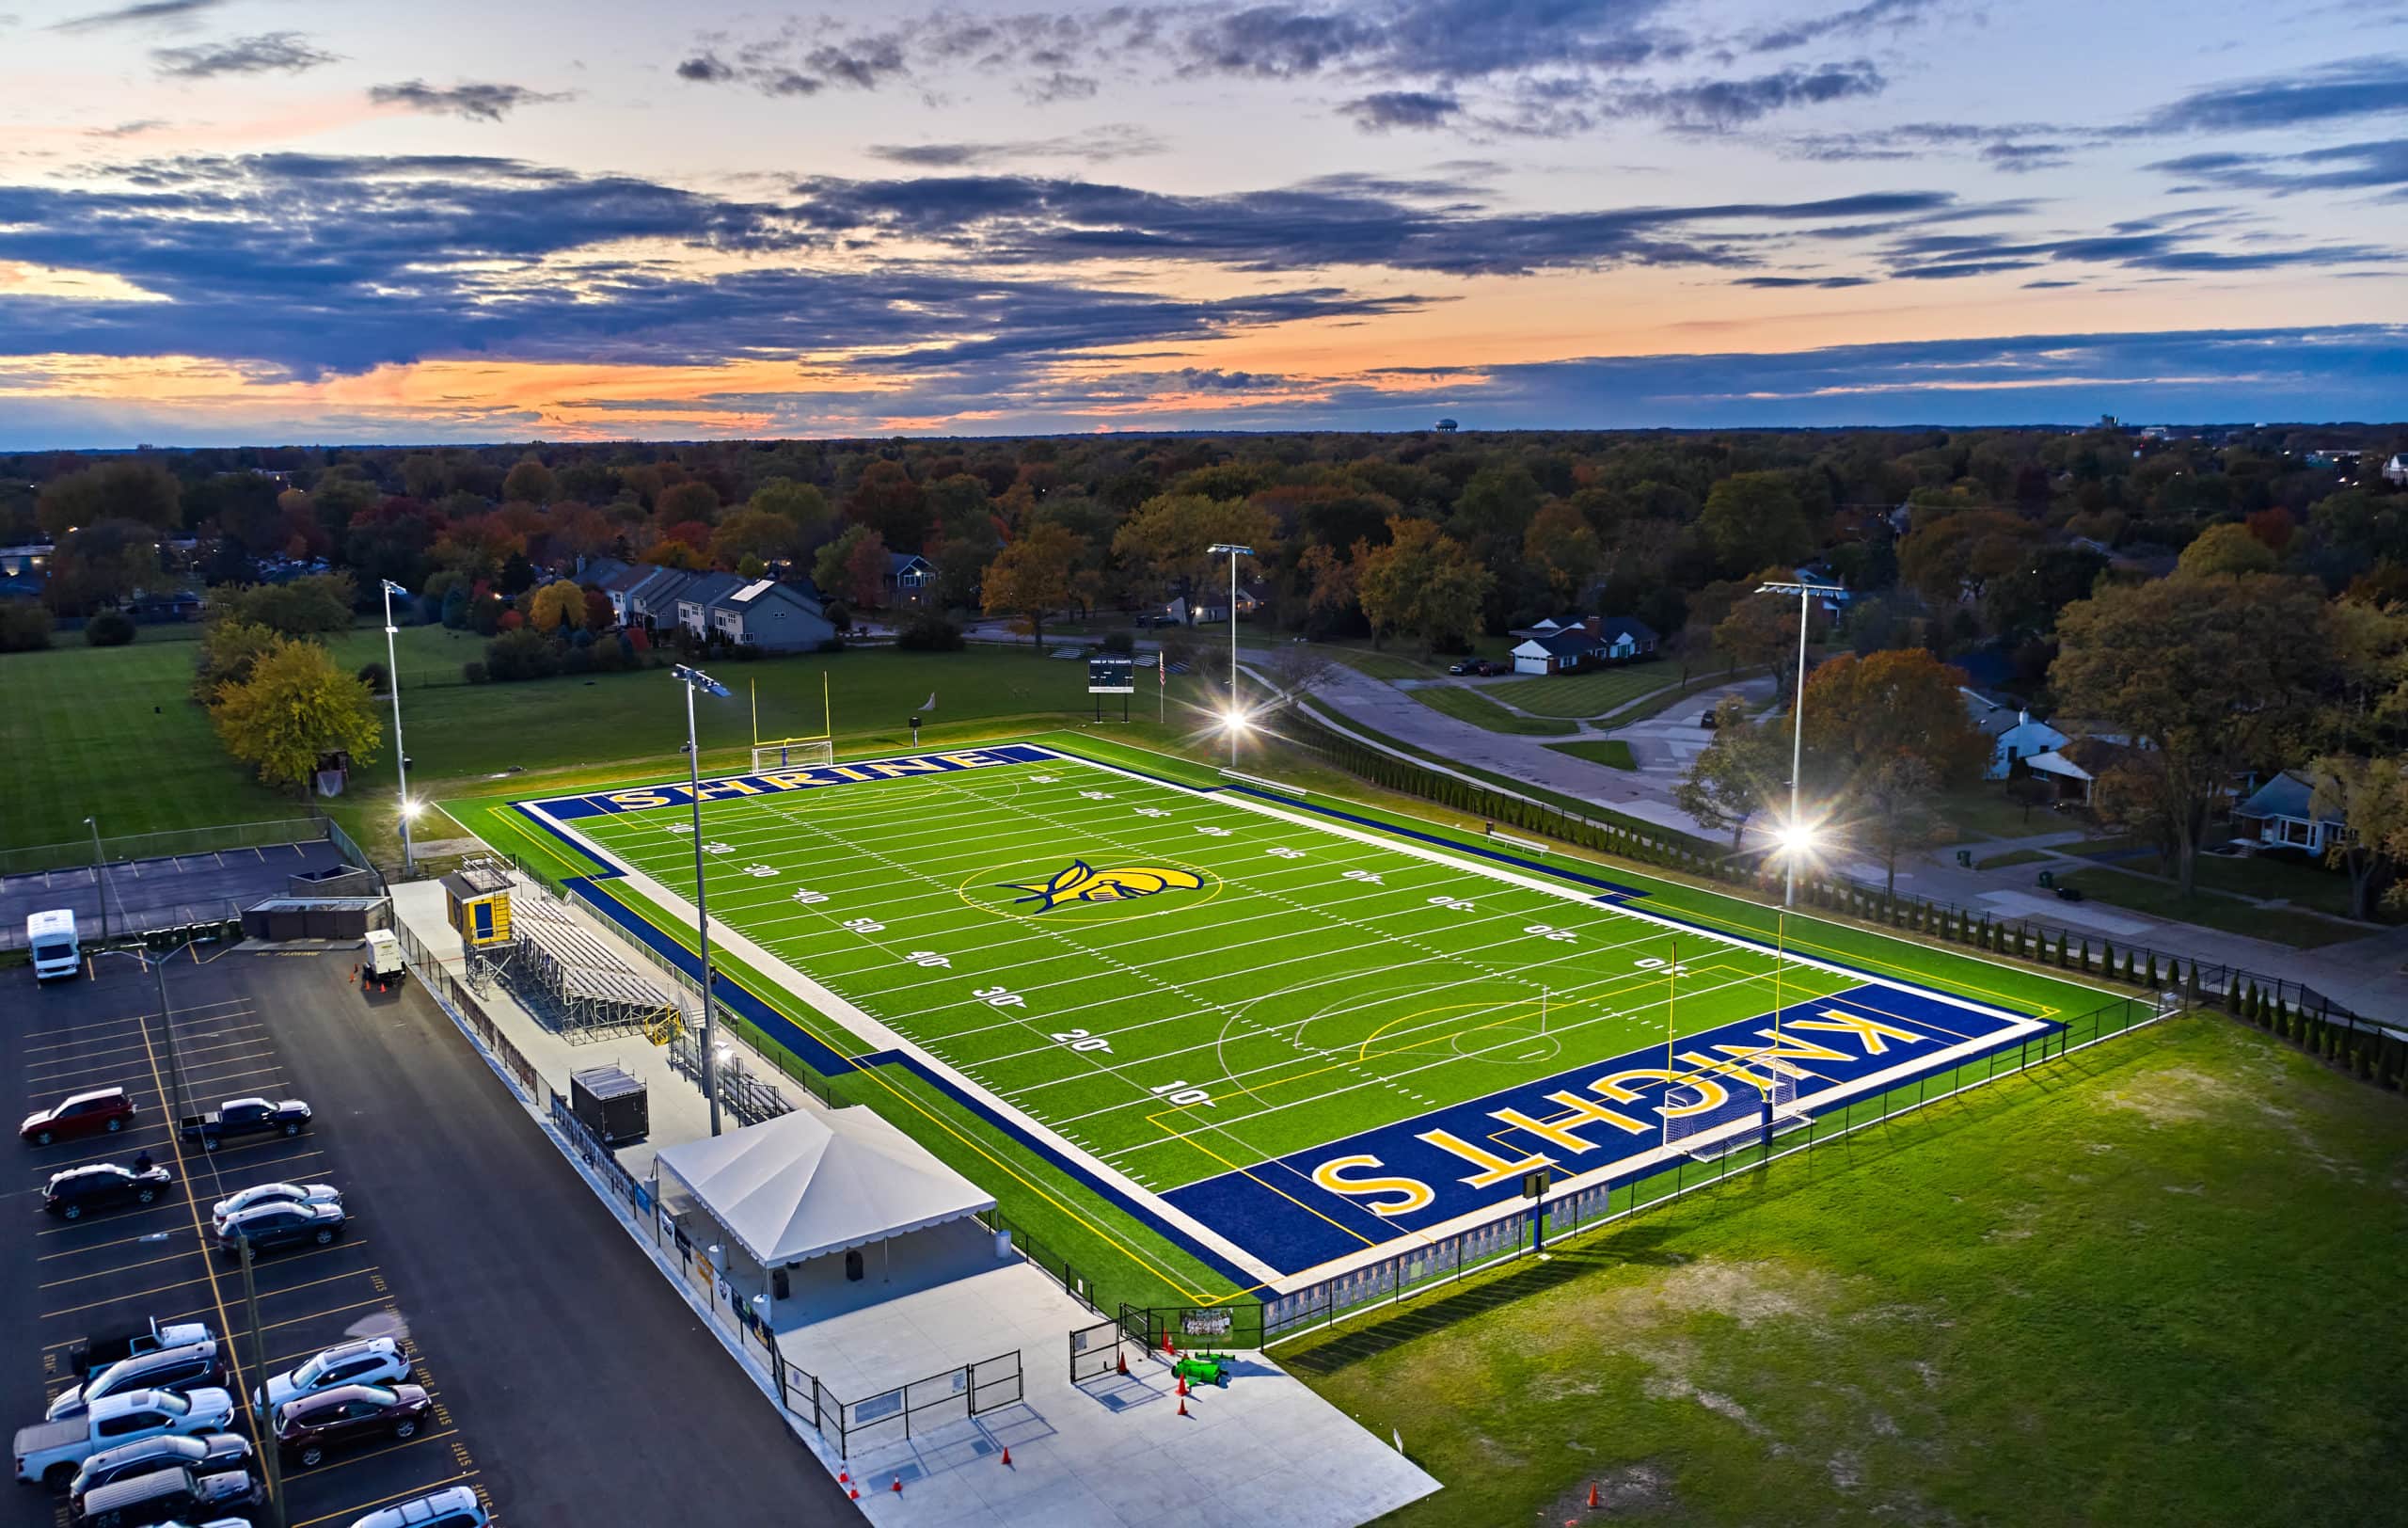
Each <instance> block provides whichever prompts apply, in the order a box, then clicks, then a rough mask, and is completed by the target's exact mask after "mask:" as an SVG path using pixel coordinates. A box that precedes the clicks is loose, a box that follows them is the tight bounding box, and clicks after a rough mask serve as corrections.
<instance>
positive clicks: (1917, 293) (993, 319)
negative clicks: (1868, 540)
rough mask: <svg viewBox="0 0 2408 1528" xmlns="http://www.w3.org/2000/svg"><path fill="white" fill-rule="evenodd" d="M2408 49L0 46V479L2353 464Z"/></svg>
mask: <svg viewBox="0 0 2408 1528" xmlns="http://www.w3.org/2000/svg"><path fill="white" fill-rule="evenodd" d="M2403 281H2408V0H2354V3H2349V4H2341V3H2326V0H2299V3H2293V4H2283V3H2279V0H2276V3H2272V4H2270V3H2266V0H2257V3H2254V4H2246V5H2244V4H2234V3H2227V0H2184V3H2182V4H2172V3H2168V0H2117V3H2115V4H2113V5H2107V6H2100V5H2097V4H2094V3H2071V0H2024V3H2021V4H2015V5H2005V4H1983V3H1977V0H1861V3H1855V4H1849V3H1846V0H1719V3H1712V4H1705V3H1683V0H1379V3H1368V4H1366V3H1355V4H1336V3H1312V0H1241V3H1238V4H1219V3H1210V0H1198V3H1191V0H1170V3H1165V4H1146V3H1132V4H1108V5H1092V6H1068V5H1066V6H1063V7H1061V8H1052V9H1037V8H1027V5H1026V3H1025V0H1020V3H1012V4H983V3H967V4H943V5H938V6H933V7H927V6H922V5H919V4H917V3H916V0H898V3H895V4H886V5H854V6H838V7H833V8H826V9H801V10H786V9H781V8H774V7H759V6H746V7H735V6H725V5H720V4H716V3H714V0H689V3H688V4H685V5H681V6H675V7H663V6H657V5H644V4H639V3H637V0H581V3H573V4H572V3H552V0H536V3H530V0H511V3H509V4H502V5H496V4H492V3H490V0H486V3H481V4H467V3H465V0H414V3H412V4H410V5H407V6H391V5H376V6H372V5H367V4H362V3H358V0H316V3H304V0H133V3H124V4H112V3H110V0H65V3H56V0H0V450H23V449H41V448H54V447H56V448H67V447H76V448H106V447H123V446H131V445H134V444H135V443H137V442H152V443H158V444H195V445H198V444H243V443H324V442H344V441H360V442H367V441H391V442H409V443H418V442H434V441H449V440H460V441H484V440H526V439H546V440H574V439H604V438H709V437H737V436H831V435H837V436H851V435H875V436H885V435H898V434H943V435H1009V434H1023V433H1038V432H1042V433H1070V432H1085V431H1095V430H1144V429H1204V430H1209V429H1257V430H1273V429H1307V428H1337V429H1381V430H1386V429H1415V428H1424V427H1427V426H1428V425H1429V424H1430V423H1431V422H1434V420H1436V419H1438V418H1441V417H1448V418H1453V419H1456V420H1459V421H1461V422H1462V424H1463V426H1464V427H1465V429H1515V428H1585V427H1595V428H1627V427H1644V426H1671V427H1711V426H1780V425H1847V424H1900V423H1936V424H1979V423H2040V422H2081V421H2085V420H2089V419H2095V418H2096V417H2098V416H2099V414H2102V413H2114V414H2116V415H2119V416H2121V417H2123V418H2125V419H2127V420H2129V421H2133V422H2254V421H2337V420H2392V419H2399V418H2401V417H2403V416H2408V406H2403V402H2402V400H2403V396H2408V395H2403V393H2402V391H2401V390H2400V387H2399V386H2398V384H2399V383H2400V380H2401V373H2402V371H2403V366H2402V363H2401V362H2400V359H2399V357H2400V355H2401V354H2402V353H2403V347H2402V341H2403V339H2408V332H2403V329H2404V327H2408V302H2403V296H2408V288H2404V287H2403Z"/></svg>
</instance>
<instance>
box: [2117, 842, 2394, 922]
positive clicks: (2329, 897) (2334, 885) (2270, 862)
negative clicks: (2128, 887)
mask: <svg viewBox="0 0 2408 1528" xmlns="http://www.w3.org/2000/svg"><path fill="white" fill-rule="evenodd" d="M2115 863H2116V864H2117V865H2118V866H2120V867H2123V868H2125V869H2128V870H2139V871H2143V872H2145V873H2147V874H2149V875H2172V874H2173V873H2174V870H2173V867H2172V866H2170V865H2169V864H2168V863H2167V862H2166V861H2165V860H2163V859H2162V858H2161V857H2159V856H2158V855H2156V854H2147V855H2142V856H2139V857H2136V858H2133V859H2125V860H2117V861H2116V862H2115ZM2194 865H2195V867H2196V875H2195V877H2194V879H2195V880H2196V881H2197V883H2198V884H2199V885H2200V886H2201V887H2203V888H2205V889H2207V890H2210V891H2228V892H2234V893H2237V894H2239V895H2241V896H2243V897H2256V898H2258V899H2263V900H2266V901H2274V900H2278V899H2279V900H2284V901H2289V902H2292V903H2294V904H2296V905H2298V906H2301V907H2305V908H2308V909H2311V910H2313V911H2315V912H2319V913H2330V914H2332V915H2334V916H2335V917H2342V918H2345V917H2348V916H2349V915H2350V878H2349V877H2348V876H2347V875H2344V874H2343V873H2342V872H2340V871H2338V870H2328V869H2325V868H2324V867H2322V866H2319V865H2308V864H2304V863H2302V862H2301V861H2299V860H2295V859H2283V858H2278V857H2276V856H2274V855H2271V854H2253V855H2251V856H2250V857H2249V858H2247V859H2226V858H2223V857H2222V856H2220V855H2213V854H2201V855H2200V856H2198V858H2197V859H2196V860H2195V861H2194Z"/></svg>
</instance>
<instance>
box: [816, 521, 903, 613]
mask: <svg viewBox="0 0 2408 1528" xmlns="http://www.w3.org/2000/svg"><path fill="white" fill-rule="evenodd" d="M888 566H889V557H888V552H887V549H886V538H885V537H884V536H882V535H879V533H877V532H876V531H873V530H871V529H870V528H869V527H868V526H865V525H856V526H854V527H852V528H851V529H850V530H848V531H847V532H846V533H844V534H843V535H840V536H838V537H837V538H836V539H835V540H833V541H832V542H830V543H828V545H826V546H824V547H822V548H820V549H819V556H818V558H817V560H816V561H815V562H814V563H813V564H812V568H811V578H812V581H813V582H815V583H816V584H818V585H819V592H820V594H821V595H822V596H824V597H827V598H830V599H841V600H843V601H844V602H845V603H846V604H847V605H848V606H850V607H851V608H852V609H854V610H876V609H877V608H878V607H879V606H880V605H883V604H885V603H886V573H887V568H888Z"/></svg>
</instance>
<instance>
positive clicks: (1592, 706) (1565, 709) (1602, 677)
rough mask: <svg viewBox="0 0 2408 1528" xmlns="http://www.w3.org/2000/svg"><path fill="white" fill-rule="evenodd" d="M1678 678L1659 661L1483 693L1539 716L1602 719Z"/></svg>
mask: <svg viewBox="0 0 2408 1528" xmlns="http://www.w3.org/2000/svg"><path fill="white" fill-rule="evenodd" d="M1680 676H1681V671H1680V670H1679V669H1677V668H1675V667H1673V666H1672V665H1671V664H1669V663H1665V662H1661V661H1657V662H1653V663H1631V664H1627V665H1625V666H1624V667H1621V668H1607V669H1593V670H1592V671H1591V672H1589V673H1587V674H1570V675H1547V676H1544V677H1540V678H1532V679H1515V680H1514V681H1513V683H1511V684H1500V685H1497V686H1495V687H1494V688H1492V689H1491V690H1489V691H1488V693H1489V694H1492V695H1495V696H1496V697H1497V699H1498V700H1501V701H1503V702H1505V703H1506V704H1507V705H1509V706H1519V707H1520V708H1522V709H1524V710H1526V711H1532V712H1535V713H1537V714H1538V715H1540V716H1583V717H1585V716H1603V715H1604V714H1605V713H1606V712H1608V711H1609V710H1612V709H1613V708H1615V707H1617V706H1626V705H1628V704H1630V702H1632V701H1634V700H1637V699H1638V698H1639V697H1640V696H1641V695H1646V694H1653V693H1654V692H1656V691H1658V690H1661V689H1663V688H1664V687H1665V686H1666V685H1668V684H1671V683H1672V682H1673V681H1674V680H1676V679H1678V678H1679V677H1680Z"/></svg>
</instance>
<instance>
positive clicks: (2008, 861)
mask: <svg viewBox="0 0 2408 1528" xmlns="http://www.w3.org/2000/svg"><path fill="white" fill-rule="evenodd" d="M2055 857H2056V856H2054V855H2052V854H2051V853H2050V852H2048V851H2046V850H2044V849H2016V850H2010V851H2008V852H2005V853H2004V854H1992V855H1991V856H1990V857H1989V858H1988V859H1977V860H1975V861H1974V862H1973V868H1974V869H1976V870H2004V869H2005V868H2007V867H2009V866H2015V865H2037V864H2039V863H2040V862H2041V861H2042V860H2046V859H2053V858H2055Z"/></svg>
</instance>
